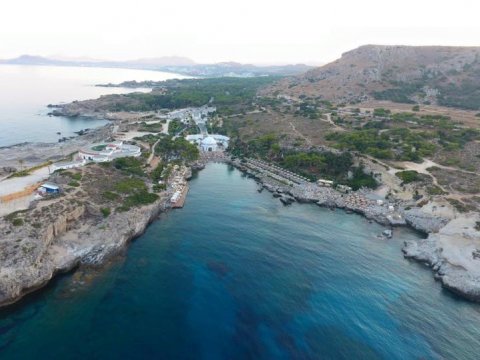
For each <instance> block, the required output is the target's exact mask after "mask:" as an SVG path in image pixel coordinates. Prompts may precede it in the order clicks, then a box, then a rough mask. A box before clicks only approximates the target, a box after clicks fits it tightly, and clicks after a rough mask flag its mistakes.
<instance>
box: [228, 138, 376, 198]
mask: <svg viewBox="0 0 480 360" xmlns="http://www.w3.org/2000/svg"><path fill="white" fill-rule="evenodd" d="M231 153H232V155H234V156H238V157H244V156H247V157H260V158H262V159H265V160H267V161H270V162H275V163H277V164H278V165H279V166H281V167H283V168H285V169H288V170H290V171H292V172H295V173H297V174H300V175H302V176H304V177H306V178H308V179H310V180H317V179H318V178H319V177H321V178H324V179H330V180H334V181H335V182H337V183H342V184H346V185H349V186H351V187H352V188H354V189H358V188H360V187H362V186H366V187H371V188H375V187H377V183H376V181H375V179H374V178H373V176H372V175H371V174H365V173H364V171H363V170H364V169H363V167H362V166H360V167H354V166H353V157H352V155H351V154H350V153H348V152H343V153H340V154H336V153H333V152H328V151H315V150H312V151H298V150H293V149H283V148H282V147H281V146H280V144H279V139H278V138H277V137H276V136H275V135H273V134H267V135H264V136H260V137H258V138H255V139H253V140H250V141H249V142H247V143H245V142H242V141H241V140H239V139H238V138H237V139H235V141H234V142H233V144H232V150H231ZM349 172H351V174H352V176H351V177H349V176H348V173H349Z"/></svg>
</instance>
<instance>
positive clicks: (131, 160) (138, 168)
mask: <svg viewBox="0 0 480 360" xmlns="http://www.w3.org/2000/svg"><path fill="white" fill-rule="evenodd" d="M112 165H113V167H114V168H115V169H118V170H121V171H123V172H125V173H127V174H131V175H137V176H145V172H144V171H143V164H142V161H141V160H140V159H138V158H135V157H132V156H129V157H123V158H118V159H114V160H113V161H112Z"/></svg>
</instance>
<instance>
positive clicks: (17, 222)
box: [12, 218, 24, 226]
mask: <svg viewBox="0 0 480 360" xmlns="http://www.w3.org/2000/svg"><path fill="white" fill-rule="evenodd" d="M23 223H24V222H23V219H20V218H15V219H13V220H12V225H13V226H22V225H23Z"/></svg>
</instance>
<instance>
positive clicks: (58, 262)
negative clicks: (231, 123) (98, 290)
mask: <svg viewBox="0 0 480 360" xmlns="http://www.w3.org/2000/svg"><path fill="white" fill-rule="evenodd" d="M197 170H198V168H197ZM190 177H191V171H188V172H187V173H186V175H185V178H190ZM170 197H171V193H170V192H169V191H166V192H164V193H162V194H160V196H159V198H158V200H156V201H155V202H154V203H152V204H149V205H144V206H141V207H134V208H131V209H129V210H128V211H125V212H115V213H113V214H111V215H109V216H108V217H106V218H105V217H104V216H102V213H101V211H100V209H99V208H98V207H96V206H94V205H91V204H89V202H88V201H87V202H80V201H77V202H76V201H70V200H69V201H63V202H59V203H56V204H54V205H53V209H51V210H49V211H48V212H47V211H46V210H45V209H46V208H47V206H45V204H43V202H42V201H41V202H38V203H36V204H35V205H34V206H33V208H32V209H29V212H32V214H34V212H35V211H37V213H36V214H37V216H39V219H38V221H37V222H35V223H31V224H26V223H25V224H24V226H14V225H12V224H10V223H8V220H6V219H3V223H1V224H0V231H1V235H2V239H1V240H0V263H1V264H2V266H1V267H0V306H6V305H9V304H12V303H14V302H16V301H18V300H20V299H21V298H23V297H24V296H25V295H27V294H29V293H31V292H33V291H35V290H38V289H40V288H42V287H44V286H45V285H46V284H48V283H49V282H50V280H52V279H53V278H54V277H55V276H56V275H57V274H59V273H64V272H68V271H71V270H73V269H75V268H77V267H78V266H101V265H102V264H104V263H105V262H106V261H107V260H108V259H110V258H112V257H114V256H117V255H119V254H122V253H123V251H125V249H126V247H127V246H128V244H129V243H130V241H131V240H133V239H135V238H137V237H138V236H140V235H141V234H143V232H144V231H145V230H146V228H147V227H148V225H149V224H150V223H152V222H153V221H154V220H155V219H157V217H158V216H159V215H160V213H162V212H164V211H167V210H168V209H170ZM50 206H51V205H50ZM50 206H49V207H50ZM42 209H43V210H42ZM38 214H40V215H38Z"/></svg>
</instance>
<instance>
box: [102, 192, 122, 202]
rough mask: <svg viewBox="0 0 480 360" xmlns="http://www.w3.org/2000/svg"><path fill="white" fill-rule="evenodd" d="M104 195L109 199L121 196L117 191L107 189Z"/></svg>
mask: <svg viewBox="0 0 480 360" xmlns="http://www.w3.org/2000/svg"><path fill="white" fill-rule="evenodd" d="M103 197H104V198H105V199H107V200H116V199H118V198H119V197H120V195H118V194H117V193H114V192H112V191H105V192H104V193H103Z"/></svg>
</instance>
